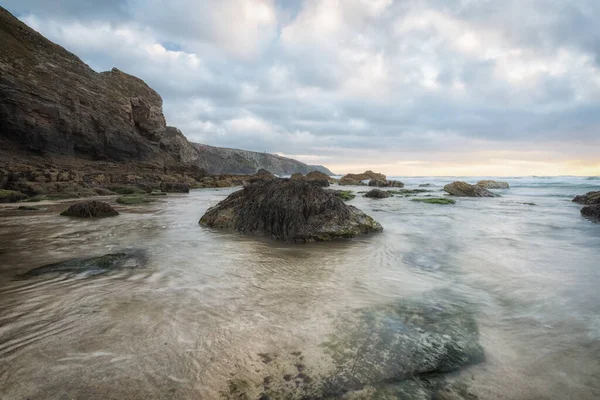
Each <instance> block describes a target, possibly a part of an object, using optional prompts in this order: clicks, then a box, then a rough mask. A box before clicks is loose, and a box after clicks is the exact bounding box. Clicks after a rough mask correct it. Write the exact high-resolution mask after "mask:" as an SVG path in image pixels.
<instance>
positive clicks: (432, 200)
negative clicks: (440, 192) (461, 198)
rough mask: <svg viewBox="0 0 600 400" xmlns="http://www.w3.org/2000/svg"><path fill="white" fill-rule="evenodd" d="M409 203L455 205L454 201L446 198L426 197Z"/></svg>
mask: <svg viewBox="0 0 600 400" xmlns="http://www.w3.org/2000/svg"><path fill="white" fill-rule="evenodd" d="M411 201H415V202H418V203H426V204H456V201H454V200H452V199H449V198H447V197H428V198H424V199H411Z"/></svg>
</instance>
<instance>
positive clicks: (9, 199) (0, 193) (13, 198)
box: [0, 189, 28, 203]
mask: <svg viewBox="0 0 600 400" xmlns="http://www.w3.org/2000/svg"><path fill="white" fill-rule="evenodd" d="M27 197H28V196H27V195H26V194H23V193H21V192H17V191H15V190H5V189H0V203H16V202H17V201H21V200H25V199H26V198H27Z"/></svg>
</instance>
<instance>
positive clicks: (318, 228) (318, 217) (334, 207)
mask: <svg viewBox="0 0 600 400" xmlns="http://www.w3.org/2000/svg"><path fill="white" fill-rule="evenodd" d="M200 224H201V225H203V226H207V227H211V228H219V229H226V230H230V231H236V232H240V233H243V234H246V235H254V236H267V237H271V238H274V239H278V240H284V241H290V242H299V243H305V242H314V241H328V240H333V239H338V238H352V237H355V236H357V235H359V234H364V233H370V232H377V231H381V230H382V229H383V228H382V227H381V225H380V224H379V223H377V222H376V221H375V220H373V218H371V217H370V216H368V215H366V214H365V213H363V212H362V211H360V210H359V209H357V208H356V207H353V206H348V205H346V204H345V203H344V201H343V200H342V199H340V198H338V197H337V196H336V195H335V194H334V193H332V192H330V191H327V190H324V189H322V188H320V187H318V186H317V185H314V184H311V183H310V182H308V181H306V180H304V179H302V180H292V179H275V180H270V181H259V182H256V183H253V184H251V185H248V186H246V187H245V188H244V189H243V190H240V191H238V192H235V193H233V194H231V195H230V196H229V197H227V198H226V199H225V200H223V201H221V202H220V203H219V204H217V205H216V206H215V207H212V208H210V209H209V210H208V211H207V212H206V214H204V216H203V217H202V218H201V219H200Z"/></svg>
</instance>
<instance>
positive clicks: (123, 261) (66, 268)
mask: <svg viewBox="0 0 600 400" xmlns="http://www.w3.org/2000/svg"><path fill="white" fill-rule="evenodd" d="M145 262H146V257H145V254H144V252H142V251H134V252H130V253H114V254H106V255H103V256H100V257H91V258H74V259H71V260H67V261H62V262H58V263H53V264H48V265H44V266H42V267H38V268H35V269H32V270H30V271H28V272H26V273H24V274H21V275H19V278H22V279H24V278H31V277H35V276H40V275H45V274H52V273H62V274H64V273H67V274H80V273H87V274H91V275H99V274H104V273H107V272H110V271H114V270H117V269H124V268H141V267H143V266H144V265H145Z"/></svg>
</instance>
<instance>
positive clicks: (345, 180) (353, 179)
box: [338, 170, 387, 185]
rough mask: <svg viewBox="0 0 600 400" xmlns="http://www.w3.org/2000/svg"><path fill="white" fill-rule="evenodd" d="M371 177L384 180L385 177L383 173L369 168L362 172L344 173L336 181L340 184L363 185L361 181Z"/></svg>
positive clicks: (368, 179)
mask: <svg viewBox="0 0 600 400" xmlns="http://www.w3.org/2000/svg"><path fill="white" fill-rule="evenodd" d="M373 179H376V180H380V181H385V180H386V179H387V177H386V176H385V175H383V174H380V173H377V172H373V171H371V170H369V171H365V172H363V173H362V174H347V175H344V176H343V177H342V178H341V179H340V181H339V182H338V183H339V184H340V185H364V183H363V181H370V180H373Z"/></svg>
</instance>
